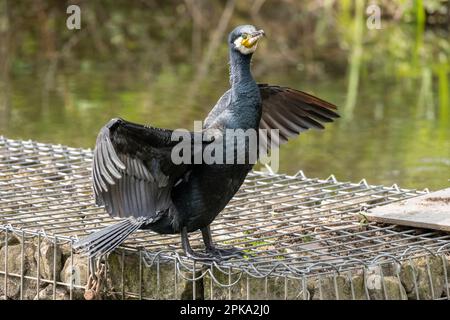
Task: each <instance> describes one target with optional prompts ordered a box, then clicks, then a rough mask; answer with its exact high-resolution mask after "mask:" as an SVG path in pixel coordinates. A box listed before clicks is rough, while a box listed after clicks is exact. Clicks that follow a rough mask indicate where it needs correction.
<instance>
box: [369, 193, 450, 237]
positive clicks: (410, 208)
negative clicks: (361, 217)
mask: <svg viewBox="0 0 450 320" xmlns="http://www.w3.org/2000/svg"><path fill="white" fill-rule="evenodd" d="M365 215H366V217H367V219H368V220H369V221H377V222H384V223H392V224H398V225H404V226H410V227H418V228H426V229H434V230H441V231H447V232H450V188H447V189H443V190H440V191H436V192H432V193H428V194H425V195H422V196H419V197H415V198H411V199H407V200H403V201H399V202H395V203H391V204H388V205H385V206H380V207H376V208H373V209H370V210H369V211H368V212H367V213H366V214H365Z"/></svg>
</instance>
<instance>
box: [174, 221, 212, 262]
mask: <svg viewBox="0 0 450 320" xmlns="http://www.w3.org/2000/svg"><path fill="white" fill-rule="evenodd" d="M181 246H182V247H183V251H184V253H185V254H186V256H187V257H188V258H191V259H193V260H196V261H212V260H215V261H217V260H218V258H217V257H215V256H211V255H210V254H205V253H200V252H195V251H194V250H192V248H191V245H190V243H189V237H188V233H187V228H186V227H183V229H182V230H181Z"/></svg>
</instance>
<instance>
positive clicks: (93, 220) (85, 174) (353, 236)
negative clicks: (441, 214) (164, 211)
mask: <svg viewBox="0 0 450 320" xmlns="http://www.w3.org/2000/svg"><path fill="white" fill-rule="evenodd" d="M91 161H92V152H91V151H90V150H88V149H79V148H70V147H66V146H61V145H51V144H43V143H37V142H33V141H17V140H10V139H6V138H4V137H0V231H2V230H3V231H6V233H5V240H6V241H5V243H7V242H8V241H7V237H8V233H10V234H11V233H15V234H16V235H18V236H19V237H22V240H23V239H24V237H26V236H34V237H36V236H38V237H44V238H51V239H53V241H55V243H56V242H57V241H65V242H67V243H72V242H73V241H74V240H76V239H77V237H81V236H83V235H86V234H88V233H90V232H93V231H95V230H98V229H100V228H103V227H105V226H107V225H108V224H110V223H112V222H114V219H112V218H110V217H109V216H108V215H107V214H106V213H105V211H104V210H103V208H99V207H96V206H95V205H94V201H93V197H92V192H91V177H90V170H91ZM426 192H428V191H427V190H424V191H416V190H407V189H402V188H399V187H398V186H397V185H393V186H391V187H385V186H374V185H369V184H368V183H367V182H366V181H365V180H362V181H361V182H359V183H350V182H340V181H337V180H336V179H335V177H334V176H330V177H329V178H327V179H318V178H307V177H305V175H304V174H303V173H302V172H301V171H300V172H299V173H297V174H296V175H295V176H287V175H281V174H265V173H262V172H251V173H250V174H249V175H248V177H247V179H246V181H245V183H244V185H243V186H242V187H241V189H240V191H239V192H238V193H237V194H236V195H235V197H234V198H233V200H232V201H231V202H230V203H229V204H228V206H227V207H226V208H225V209H224V210H223V212H222V213H221V214H220V215H219V216H218V217H217V218H216V220H215V221H214V223H213V225H212V227H211V229H212V233H213V237H214V238H215V240H216V241H217V242H218V244H219V245H222V246H227V245H233V246H235V247H238V248H241V249H243V250H244V251H245V253H246V256H245V257H244V258H241V259H233V260H228V261H224V262H223V263H221V264H220V265H217V264H215V263H214V265H215V267H217V268H219V269H220V270H231V269H232V270H238V271H239V270H240V271H241V272H245V273H246V274H247V275H250V276H253V277H256V278H262V277H266V278H267V277H269V276H270V277H272V276H273V277H280V276H281V277H304V276H311V275H325V274H329V273H330V272H338V273H339V272H344V271H345V270H354V269H355V268H367V267H368V266H371V265H374V264H376V263H378V262H379V263H381V262H383V263H384V262H385V261H389V262H398V263H400V262H401V261H403V260H405V259H409V258H411V256H412V255H413V256H414V257H417V256H420V255H430V254H435V253H441V254H444V253H447V252H448V250H449V249H450V235H449V234H445V233H439V232H435V231H429V230H419V229H413V228H404V227H398V226H395V225H382V224H378V223H369V222H368V221H367V220H366V219H365V217H364V211H365V210H366V209H368V208H371V207H373V206H378V205H382V204H386V203H390V202H393V201H399V200H403V199H406V198H409V197H414V196H418V195H420V194H423V193H426ZM200 238H201V236H200V234H199V233H194V234H192V235H191V241H192V245H193V248H194V249H197V250H201V249H202V242H201V241H200ZM22 243H23V242H22ZM122 248H123V249H124V250H127V251H135V252H139V254H140V256H141V257H143V260H144V262H145V265H146V266H148V267H151V266H152V263H153V262H154V261H155V259H156V260H158V263H159V259H161V258H164V259H172V260H174V259H175V260H176V261H178V268H180V267H179V266H182V267H183V268H186V270H192V263H191V261H189V260H188V259H186V258H184V257H183V255H182V254H181V250H180V249H181V245H180V239H179V236H178V235H158V234H156V233H153V232H150V231H138V232H135V233H134V234H133V235H132V236H131V237H130V238H129V239H128V240H127V241H126V242H125V243H124V245H123V246H122ZM22 252H23V250H22ZM70 259H72V260H73V254H71V257H70ZM5 261H6V259H5ZM5 263H6V262H5ZM444 264H445V263H444ZM193 265H194V270H195V263H194V264H193ZM203 267H204V266H203ZM210 267H211V266H210ZM444 267H445V266H444ZM38 268H39V263H38ZM226 268H228V269H226ZM224 272H226V271H224ZM0 274H2V271H0ZM3 274H5V286H6V274H7V272H5V271H3ZM38 274H39V272H38ZM195 274H196V272H193V275H191V277H190V278H189V279H190V280H192V281H193V283H194V289H192V290H193V294H194V297H195V292H196V291H195V290H196V289H195V283H196V281H197V280H198V279H197V278H196V277H195V276H194V275H195ZM209 275H210V276H212V277H213V278H214V276H213V272H209ZM16 276H18V277H21V279H22V281H23V279H24V276H23V275H20V274H19V275H16ZM203 276H204V274H203V275H201V276H200V277H203ZM25 278H26V277H25ZM30 278H33V277H30ZM38 278H39V277H38ZM33 279H35V280H37V281H39V279H36V278H33ZM55 279H56V277H54V279H53V280H52V281H50V280H49V281H48V282H49V283H53V284H54V287H53V296H54V297H55V295H56V285H57V284H61V285H67V286H70V289H71V291H70V293H71V295H70V296H71V297H72V289H73V287H74V286H73V284H67V283H66V284H64V283H59V282H58V283H57V282H56V280H55ZM214 280H217V279H214ZM447 280H448V279H447V278H446V281H447ZM216 282H217V281H216ZM230 285H231V284H228V286H230ZM303 285H305V284H303ZM38 287H39V286H38ZM122 290H123V288H122ZM447 291H448V287H447ZM302 292H303V294H304V295H306V290H302ZM21 294H22V292H21ZM138 296H139V295H138ZM139 297H142V295H141V296H139ZM447 297H448V294H447ZM305 298H307V297H306V296H305Z"/></svg>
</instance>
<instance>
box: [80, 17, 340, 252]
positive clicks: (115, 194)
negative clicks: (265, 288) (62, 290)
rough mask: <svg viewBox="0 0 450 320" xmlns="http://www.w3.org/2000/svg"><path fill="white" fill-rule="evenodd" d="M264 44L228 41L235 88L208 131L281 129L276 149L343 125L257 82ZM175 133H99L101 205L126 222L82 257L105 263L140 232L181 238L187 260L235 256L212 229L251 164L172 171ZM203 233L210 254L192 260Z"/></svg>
mask: <svg viewBox="0 0 450 320" xmlns="http://www.w3.org/2000/svg"><path fill="white" fill-rule="evenodd" d="M262 36H264V31H263V30H257V29H256V28H255V27H254V26H252V25H243V26H239V27H237V28H235V29H234V30H233V31H232V32H231V33H230V34H229V36H228V46H229V56H230V84H231V88H230V89H229V90H228V91H227V92H225V93H224V95H223V96H222V97H221V98H220V99H219V101H218V102H217V104H216V105H215V106H214V108H213V109H212V110H211V112H210V113H209V115H208V116H207V118H206V120H205V122H204V130H208V129H217V130H219V132H221V133H222V134H225V131H226V129H243V130H247V129H254V130H256V132H258V130H260V129H268V130H270V129H279V139H275V136H274V137H272V140H273V141H274V143H275V145H278V144H282V143H284V142H286V141H287V140H288V139H289V138H291V137H293V136H296V135H298V134H299V133H300V132H302V131H304V130H307V129H310V128H317V129H323V128H324V127H323V125H322V124H321V122H331V121H333V119H334V118H337V117H339V116H338V115H337V114H336V113H335V112H334V111H333V110H336V106H334V105H333V104H331V103H328V102H326V101H323V100H321V99H319V98H316V97H314V96H311V95H309V94H307V93H304V92H301V91H298V90H294V89H290V88H287V87H281V86H273V85H268V84H257V83H256V82H255V80H254V79H253V76H252V74H251V71H250V60H251V57H252V55H253V53H254V52H255V50H256V48H257V44H258V41H259V40H260V38H261V37H262ZM172 133H173V131H172V130H168V129H159V128H153V127H149V126H144V125H139V124H135V123H131V122H128V121H125V120H123V119H112V120H111V121H110V122H109V123H108V124H106V125H105V126H104V127H103V128H102V129H101V130H100V133H99V134H98V137H97V142H96V146H95V150H94V160H93V169H92V177H93V189H94V193H95V199H96V204H98V205H104V206H105V209H106V211H107V212H108V213H109V214H110V215H111V216H112V217H121V218H126V219H124V220H123V221H121V222H118V223H116V224H114V225H111V226H108V227H106V228H104V229H102V230H100V231H97V232H94V233H92V234H90V235H89V236H87V237H86V238H84V239H81V240H80V241H78V242H77V243H76V244H75V246H74V247H75V249H76V250H77V251H79V252H83V253H85V254H88V255H89V256H90V257H91V258H94V257H100V256H102V255H104V254H106V253H109V252H111V251H112V250H113V249H115V248H116V247H117V246H119V245H120V244H121V243H122V242H123V241H124V240H125V239H126V238H127V237H128V236H129V235H130V234H131V233H132V232H134V231H135V230H137V229H150V230H152V231H154V232H157V233H161V234H172V233H181V240H182V246H183V249H184V252H185V253H186V255H187V256H189V257H191V258H194V259H215V258H216V257H218V258H219V259H220V258H224V257H227V256H230V255H234V254H235V250H233V249H230V250H225V249H219V248H216V247H215V246H214V244H213V241H212V237H211V231H210V227H209V226H210V224H211V222H213V220H214V219H215V218H216V216H217V215H218V214H219V213H220V212H221V211H222V209H223V208H224V207H225V206H226V205H227V203H228V202H229V201H230V200H231V198H232V197H233V196H234V194H235V193H236V192H237V191H238V189H239V187H240V186H241V184H242V183H243V182H244V179H245V177H246V176H247V174H248V172H249V171H250V170H251V169H252V167H253V164H252V163H244V164H242V163H241V164H218V163H217V164H206V163H201V164H188V163H182V164H175V163H174V162H173V161H172V159H171V152H172V150H173V148H174V146H175V145H176V144H177V143H178V142H177V141H173V139H172V138H171V136H172ZM189 134H191V135H195V133H193V132H191V133H189ZM270 139H271V136H270V132H269V137H268V140H270ZM213 140H214V139H213V138H210V140H208V139H207V141H206V142H203V144H205V145H206V144H208V143H210V142H211V141H213ZM202 147H203V146H202ZM194 152H195V151H194ZM245 152H246V153H248V149H245ZM199 229H200V230H201V232H202V235H203V240H204V243H205V248H206V253H200V252H194V251H193V250H192V249H191V246H190V244H189V239H188V233H189V232H192V231H195V230H199Z"/></svg>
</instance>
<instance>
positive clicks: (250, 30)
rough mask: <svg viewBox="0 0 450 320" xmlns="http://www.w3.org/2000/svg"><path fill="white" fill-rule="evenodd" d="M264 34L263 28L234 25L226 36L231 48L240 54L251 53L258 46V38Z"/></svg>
mask: <svg viewBox="0 0 450 320" xmlns="http://www.w3.org/2000/svg"><path fill="white" fill-rule="evenodd" d="M263 36H264V31H263V30H257V29H256V28H255V27H254V26H252V25H243V26H239V27H236V28H235V29H234V30H233V31H231V33H230V35H229V36H228V43H229V45H230V47H231V49H232V50H237V51H239V52H240V53H241V54H245V55H247V54H251V53H253V52H255V50H256V47H257V46H258V40H259V39H261V37H263Z"/></svg>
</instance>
